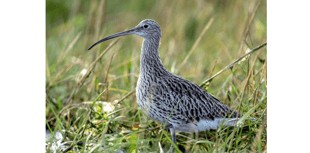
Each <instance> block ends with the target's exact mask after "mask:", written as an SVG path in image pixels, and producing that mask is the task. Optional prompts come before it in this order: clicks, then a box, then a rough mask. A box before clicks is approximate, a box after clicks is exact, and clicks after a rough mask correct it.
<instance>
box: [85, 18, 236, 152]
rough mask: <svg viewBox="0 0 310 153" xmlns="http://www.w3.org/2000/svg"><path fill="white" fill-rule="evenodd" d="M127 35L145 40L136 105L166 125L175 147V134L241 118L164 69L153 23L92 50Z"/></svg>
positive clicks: (158, 34)
mask: <svg viewBox="0 0 310 153" xmlns="http://www.w3.org/2000/svg"><path fill="white" fill-rule="evenodd" d="M125 35H138V36H141V37H143V38H144V39H143V44H142V49H141V58H140V74H139V78H138V82H137V87H136V96H137V102H138V104H139V105H140V107H141V109H142V110H143V112H144V113H145V114H147V115H148V116H149V117H150V118H152V119H154V120H156V121H158V122H160V123H163V124H165V123H167V124H166V129H167V128H169V129H170V132H171V136H172V141H173V143H176V136H175V131H176V130H177V131H183V132H192V131H204V130H210V129H216V128H217V127H218V126H220V125H221V124H222V123H224V125H225V126H233V125H235V123H236V119H238V118H239V116H240V117H241V116H242V114H239V116H238V112H237V111H234V110H233V109H231V108H229V107H228V106H226V105H224V104H223V103H221V102H220V101H219V100H218V99H216V98H215V97H214V96H212V95H211V94H209V93H207V92H206V91H204V90H203V89H201V88H199V86H198V85H196V84H194V83H192V82H190V81H188V80H185V79H183V78H181V77H179V76H177V75H175V74H172V73H170V72H169V71H167V70H166V69H165V68H164V66H163V64H162V62H161V60H160V57H159V53H158V47H159V44H160V39H161V29H160V26H159V24H158V23H157V22H155V21H153V20H143V21H142V22H140V23H139V24H138V25H137V26H136V27H135V28H133V29H130V30H127V31H123V32H119V33H116V34H113V35H110V36H107V37H105V38H102V39H101V40H99V41H97V42H96V43H94V44H93V45H92V46H90V47H89V49H91V48H92V47H94V46H95V45H97V44H99V43H101V42H103V41H106V40H109V39H113V38H116V37H120V36H125ZM169 116H170V117H169ZM237 116H238V118H237ZM171 152H173V147H172V149H171Z"/></svg>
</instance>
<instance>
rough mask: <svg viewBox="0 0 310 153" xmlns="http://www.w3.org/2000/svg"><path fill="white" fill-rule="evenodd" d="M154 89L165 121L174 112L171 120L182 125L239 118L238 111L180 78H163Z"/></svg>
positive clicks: (156, 102) (155, 101)
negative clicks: (191, 122) (202, 120)
mask: <svg viewBox="0 0 310 153" xmlns="http://www.w3.org/2000/svg"><path fill="white" fill-rule="evenodd" d="M154 89H155V90H154V96H153V103H154V106H155V107H156V108H157V109H158V110H157V111H158V112H159V113H161V115H162V116H164V117H165V119H167V118H168V117H169V115H170V113H171V112H172V110H173V113H172V114H173V115H171V116H170V118H169V120H173V121H175V122H182V123H184V122H190V121H193V120H196V121H198V122H199V120H200V119H205V120H214V119H215V118H228V117H229V118H235V117H237V113H238V112H237V111H234V110H233V109H231V108H229V107H228V106H226V105H224V104H223V103H221V102H220V101H219V100H218V99H217V98H215V97H214V96H212V95H211V94H209V93H207V92H206V91H205V90H203V89H201V88H200V87H199V86H198V85H196V84H194V83H192V82H190V81H188V80H185V79H183V78H181V77H179V76H165V77H161V78H160V79H158V80H157V83H156V86H155V87H154ZM240 115H241V114H240ZM240 115H239V116H240Z"/></svg>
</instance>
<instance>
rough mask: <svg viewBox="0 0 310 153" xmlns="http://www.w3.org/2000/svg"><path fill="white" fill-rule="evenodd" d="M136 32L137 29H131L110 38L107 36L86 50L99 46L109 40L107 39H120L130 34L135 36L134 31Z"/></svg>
mask: <svg viewBox="0 0 310 153" xmlns="http://www.w3.org/2000/svg"><path fill="white" fill-rule="evenodd" d="M136 30H137V28H133V29H130V30H127V31H123V32H119V33H116V34H113V35H110V36H107V37H105V38H102V39H101V40H99V41H97V42H96V43H94V44H93V45H91V46H90V47H89V48H88V50H90V49H92V48H93V47H94V46H96V45H97V44H100V43H102V42H104V41H106V40H109V39H113V38H116V37H120V36H125V35H132V34H135V31H136Z"/></svg>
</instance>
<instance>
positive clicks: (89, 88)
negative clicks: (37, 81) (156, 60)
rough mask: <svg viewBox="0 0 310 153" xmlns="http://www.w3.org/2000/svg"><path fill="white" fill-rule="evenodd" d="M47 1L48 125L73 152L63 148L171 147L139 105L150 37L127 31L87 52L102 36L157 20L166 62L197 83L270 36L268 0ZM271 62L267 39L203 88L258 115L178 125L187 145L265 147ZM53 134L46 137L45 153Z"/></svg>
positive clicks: (194, 148) (202, 148)
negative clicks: (213, 126)
mask: <svg viewBox="0 0 310 153" xmlns="http://www.w3.org/2000/svg"><path fill="white" fill-rule="evenodd" d="M258 2H260V3H259V5H257V4H258ZM46 6H47V9H46V10H47V15H46V95H47V98H46V127H47V128H48V129H49V131H50V132H51V133H52V134H51V135H52V136H55V133H56V132H57V131H59V132H61V133H62V134H63V136H64V140H63V141H62V142H67V143H66V146H67V150H65V151H61V150H59V152H102V149H104V152H117V151H120V150H123V151H124V152H128V153H131V152H160V148H161V147H162V149H163V151H164V152H167V151H168V150H169V149H170V145H171V135H170V132H169V130H162V126H163V125H161V124H159V123H157V122H156V121H154V120H152V119H150V118H148V117H147V116H146V115H145V114H144V113H143V112H142V110H141V109H140V107H139V105H138V104H137V102H136V97H135V93H134V91H135V86H136V82H137V79H138V75H139V61H140V60H139V55H140V50H141V44H142V38H140V37H139V36H125V37H121V38H120V39H119V40H118V41H117V42H115V41H116V39H114V40H111V41H107V42H104V43H102V44H101V45H98V46H96V47H95V48H93V49H92V50H90V51H87V48H88V47H89V46H90V45H91V44H93V43H94V42H96V41H97V40H99V39H100V38H103V37H104V36H108V35H110V34H114V33H116V32H121V31H123V30H125V29H129V28H132V27H134V26H136V25H137V24H138V23H139V22H140V21H142V20H143V19H154V20H155V21H157V22H158V23H159V24H160V26H161V29H162V35H163V37H162V40H161V45H160V48H159V53H160V57H161V60H162V62H163V64H164V66H165V67H166V69H167V70H169V71H171V72H173V73H175V74H177V75H179V76H182V77H183V78H185V79H188V80H190V81H192V82H194V83H196V84H198V85H200V84H202V83H203V82H204V81H205V80H207V79H209V78H211V77H212V76H213V75H214V74H216V73H217V72H219V71H221V70H222V69H224V68H225V67H226V66H228V65H229V64H230V63H232V62H233V61H235V60H236V59H238V58H240V57H241V56H242V55H244V54H246V52H247V51H248V50H250V49H254V48H255V47H257V46H259V45H261V44H264V43H265V42H266V40H267V34H266V33H267V26H266V25H267V23H266V16H267V15H266V14H267V13H266V1H241V0H238V1H229V0H227V1H207V2H206V1H198V0H197V1H176V0H175V1H152V2H149V1H143V0H133V1H120V0H108V1H81V0H77V1H57V0H53V1H47V3H46ZM211 20H213V21H212V22H210V21H211ZM208 23H209V24H210V25H209V27H208V29H206V30H204V29H205V28H206V26H207V24H208ZM113 42H115V44H114V45H113V46H110V47H108V46H109V44H111V43H113ZM107 48H108V49H107ZM100 54H101V56H100ZM182 63H183V64H182ZM266 64H267V49H266V46H265V47H262V48H261V49H260V50H258V51H256V52H254V53H252V54H251V55H250V56H247V57H246V58H242V60H241V61H239V62H237V63H236V64H235V65H234V66H233V67H230V68H228V69H226V70H225V71H223V72H222V73H220V74H219V75H217V76H216V77H214V78H213V79H211V81H209V82H208V83H207V84H206V85H204V86H203V88H204V89H205V90H207V91H208V92H209V93H211V94H213V95H214V96H215V97H217V98H218V99H219V100H221V101H222V102H223V103H224V104H226V105H228V106H230V107H232V108H234V109H237V110H239V111H240V112H241V113H243V114H249V115H250V116H251V117H255V118H256V119H257V121H256V122H253V121H245V122H244V124H243V126H242V127H220V128H219V129H218V130H211V131H205V132H199V133H198V134H196V133H191V134H188V133H183V132H177V134H176V136H177V142H178V143H177V146H178V149H179V151H182V152H225V151H226V152H232V151H234V152H252V151H257V152H265V151H266V148H267V124H266V123H267V122H266V115H267V83H266V79H267V78H266V75H267V74H266V72H267V70H266V68H267V67H266ZM88 72H90V73H88ZM262 80H263V81H262ZM68 99H69V100H68ZM67 102H68V103H67ZM109 106H110V107H109ZM53 141H55V139H51V140H49V141H47V144H48V145H47V146H46V148H47V149H46V150H47V152H52V150H51V147H52V142H53ZM76 149H78V150H76ZM178 149H175V152H178Z"/></svg>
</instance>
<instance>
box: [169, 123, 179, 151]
mask: <svg viewBox="0 0 310 153" xmlns="http://www.w3.org/2000/svg"><path fill="white" fill-rule="evenodd" d="M170 132H171V137H172V142H173V143H174V144H177V139H176V137H175V130H174V128H170ZM173 151H174V146H173V145H171V153H173Z"/></svg>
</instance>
